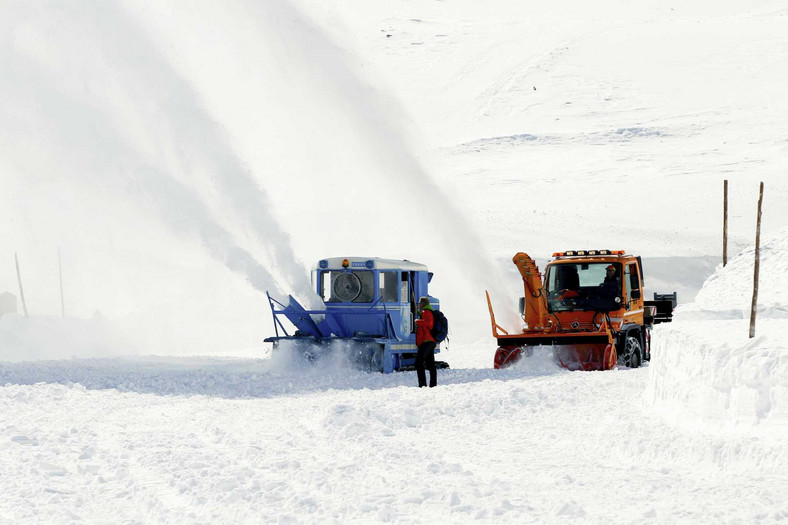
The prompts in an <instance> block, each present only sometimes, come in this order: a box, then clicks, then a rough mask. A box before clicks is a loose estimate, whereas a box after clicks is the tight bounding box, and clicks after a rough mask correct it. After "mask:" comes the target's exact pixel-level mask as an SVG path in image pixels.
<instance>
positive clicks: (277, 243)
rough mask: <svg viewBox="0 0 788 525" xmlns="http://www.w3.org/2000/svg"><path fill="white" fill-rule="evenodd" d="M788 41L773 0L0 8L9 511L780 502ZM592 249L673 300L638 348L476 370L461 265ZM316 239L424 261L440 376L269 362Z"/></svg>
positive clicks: (3, 462)
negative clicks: (648, 356) (599, 369)
mask: <svg viewBox="0 0 788 525" xmlns="http://www.w3.org/2000/svg"><path fill="white" fill-rule="evenodd" d="M786 35H788V11H786V9H785V7H784V6H783V5H782V4H781V3H780V2H777V1H772V0H767V1H764V2H759V3H758V4H757V5H753V6H749V5H742V4H741V3H739V2H734V1H722V2H710V1H706V0H699V1H697V2H693V3H691V4H688V5H676V6H667V5H665V4H664V3H662V2H656V1H646V2H640V3H637V4H633V3H627V2H621V1H613V0H610V1H604V2H597V3H594V4H589V3H584V2H579V1H576V0H567V1H565V2H559V3H554V4H551V5H549V6H548V5H541V6H539V5H531V4H523V3H522V2H517V1H514V0H500V1H497V2H493V3H478V2H471V1H468V0H457V1H454V2H431V3H414V2H407V1H398V2H389V3H385V4H380V3H374V2H366V1H363V0H350V1H342V2H339V1H336V0H320V1H318V2H305V1H296V0H293V1H289V0H274V1H270V2H251V1H248V2H247V1H242V0H238V1H234V2H230V3H223V4H210V3H207V2H197V3H194V4H191V5H190V8H189V9H184V8H183V7H182V6H178V5H176V4H172V5H168V4H166V3H158V4H157V3H153V4H151V3H148V4H142V3H136V2H122V1H118V2H109V3H102V4H100V5H99V4H62V3H55V2H51V3H45V4H25V3H10V2H9V3H4V4H1V5H0V41H2V43H3V45H2V46H0V117H1V118H2V119H3V122H4V123H5V124H4V130H5V131H4V132H3V133H0V149H2V151H3V152H4V154H3V155H2V156H0V183H2V187H3V188H4V189H5V190H6V191H3V192H0V239H2V241H0V242H2V245H0V293H2V292H3V291H10V292H12V293H14V294H17V274H16V271H15V267H14V266H15V261H14V254H15V253H16V254H17V255H18V256H19V260H20V263H21V264H20V269H21V277H22V280H23V282H24V285H25V296H26V300H27V305H28V308H29V310H30V313H31V317H30V318H29V319H27V318H25V317H24V316H22V315H20V314H7V315H4V316H2V317H0V413H1V414H2V416H0V472H2V475H0V522H9V523H71V522H130V523H158V522H167V523H173V522H174V523H205V522H212V523H213V522H215V523H260V522H264V523H378V522H390V523H427V522H433V523H434V522H451V523H470V522H474V523H603V522H604V523H633V522H638V523H640V522H647V523H677V522H678V523H777V522H785V521H786V520H788V500H786V498H785V494H788V475H786V472H788V468H787V467H788V452H786V451H788V442H787V441H788V438H786V436H788V432H787V430H788V368H786V359H785V355H786V352H787V351H788V347H787V346H786V343H785V342H784V337H783V336H782V334H784V333H785V332H786V329H788V315H787V314H786V302H785V300H784V298H783V292H784V291H785V290H788V282H787V281H788V280H787V278H786V277H785V276H786V275H788V272H786V270H788V246H786V241H787V240H788V230H786V225H788V208H787V207H785V206H784V205H783V204H782V203H783V202H785V200H786V196H787V195H786V192H788V182H785V177H784V176H783V173H784V172H785V170H786V161H785V158H786V155H785V153H786V152H788V141H787V140H786V138H785V137H786V136H787V134H786V132H788V124H786V123H788V101H786V99H785V97H784V96H783V91H784V84H785V78H786V75H788V65H786V64H788V36H786ZM725 179H728V180H729V184H730V188H731V195H730V213H729V221H730V230H731V238H730V241H729V264H728V265H727V266H726V267H725V268H722V267H721V266H720V265H719V264H718V262H719V260H720V253H719V252H720V244H721V233H720V229H721V219H722V216H721V215H722V213H721V212H722V210H721V206H722V181H723V180H725ZM760 181H764V182H765V186H766V192H765V197H764V215H763V221H764V222H763V226H762V230H763V234H764V238H763V239H762V246H761V247H762V252H761V269H760V271H761V285H760V295H759V310H758V315H759V317H758V324H757V327H756V337H755V338H753V339H750V338H748V336H747V331H748V327H749V300H750V293H751V291H752V275H753V267H752V263H753V258H754V253H753V234H754V231H755V212H756V210H755V206H756V202H757V189H758V183H759V182H760ZM436 225H437V226H436ZM58 248H59V249H60V253H61V254H62V256H63V257H62V268H60V269H59V268H58V260H57V250H58ZM583 248H588V249H593V248H608V249H626V250H627V251H629V252H632V253H636V254H640V255H642V256H643V258H644V263H645V264H644V269H645V286H646V290H647V293H648V294H649V295H650V293H651V292H669V291H673V290H677V291H678V292H679V301H680V303H681V306H680V308H679V310H678V311H677V313H676V316H675V321H674V322H673V323H672V324H670V325H661V326H659V327H657V329H656V330H655V332H654V348H653V350H652V361H651V362H650V363H648V365H647V366H645V367H643V368H640V369H633V370H630V369H625V368H619V369H617V370H614V371H611V372H606V373H574V372H568V371H566V370H563V369H560V368H558V367H557V366H556V365H555V364H554V363H553V362H552V360H551V359H550V357H549V356H547V355H543V354H537V355H535V356H533V357H532V358H531V359H527V360H525V361H524V362H522V363H520V364H519V365H518V366H517V367H514V368H511V369H507V370H502V371H496V370H493V369H491V366H492V357H493V353H494V350H495V344H494V341H493V338H492V337H491V335H490V326H489V317H488V315H487V307H486V304H485V301H484V290H490V292H491V294H492V295H493V299H494V301H495V302H496V305H495V306H496V312H497V313H498V312H505V311H506V310H507V309H508V310H509V311H510V312H511V309H512V308H513V307H514V304H515V301H516V297H517V296H518V295H519V287H520V286H521V281H520V279H519V276H518V275H517V273H516V272H515V271H514V267H513V265H511V262H510V260H511V256H512V255H513V254H514V253H516V252H517V251H526V252H528V253H529V254H530V255H532V256H533V257H535V258H536V259H537V262H539V263H540V264H543V262H544V261H545V260H546V259H547V258H548V257H549V256H550V254H551V253H552V252H554V251H559V250H566V249H583ZM335 255H336V256H346V255H370V256H380V257H391V258H407V259H410V260H416V261H419V262H423V263H425V264H427V265H428V266H429V268H430V271H433V272H435V278H434V280H433V282H432V284H431V287H432V288H431V290H433V292H434V295H436V296H437V297H439V298H440V299H441V306H442V309H443V310H444V311H445V312H446V313H447V315H448V317H449V319H450V322H451V330H452V331H451V334H450V336H451V340H450V343H449V346H448V350H446V351H444V352H443V353H441V356H440V357H441V359H444V360H446V361H448V362H449V363H450V364H451V366H452V368H451V369H450V370H441V371H440V373H439V388H435V389H418V388H415V385H416V378H415V374H414V373H413V372H405V373H398V374H391V375H380V374H371V373H368V372H364V371H360V370H356V369H354V368H352V367H351V366H349V365H348V363H347V362H345V360H344V358H343V356H342V355H341V354H339V355H335V356H333V357H332V359H330V360H328V361H323V362H321V363H320V365H319V366H315V365H312V364H308V363H304V362H301V361H299V360H298V359H295V357H294V356H291V355H288V354H287V353H283V354H279V355H275V356H272V355H270V353H269V352H270V349H269V348H266V347H265V345H263V344H262V343H261V342H260V341H261V340H262V339H263V338H264V337H266V336H268V335H271V333H272V328H271V320H270V317H269V316H270V312H269V311H268V307H267V301H266V299H265V295H264V293H263V292H265V291H271V292H272V293H278V294H283V293H289V292H293V293H294V294H295V295H297V296H298V297H299V298H301V299H302V300H304V301H305V302H308V300H309V297H310V294H309V292H308V290H307V289H308V286H309V285H308V278H309V273H308V272H309V268H310V267H311V264H312V262H313V261H316V260H318V259H320V258H323V257H326V256H335ZM59 270H60V271H61V272H62V275H63V283H64V299H65V300H64V310H65V314H66V315H65V316H64V317H61V296H60V281H59V279H58V273H59ZM513 298H514V300H513ZM19 312H21V307H20V309H19ZM499 316H500V317H502V318H505V314H504V313H501V314H499ZM510 317H514V318H515V319H516V314H514V315H513V316H511V315H510Z"/></svg>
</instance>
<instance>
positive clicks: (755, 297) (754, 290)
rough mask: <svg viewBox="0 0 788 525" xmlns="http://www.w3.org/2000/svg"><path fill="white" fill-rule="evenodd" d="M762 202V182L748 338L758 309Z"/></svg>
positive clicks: (752, 333) (753, 329) (753, 335)
mask: <svg viewBox="0 0 788 525" xmlns="http://www.w3.org/2000/svg"><path fill="white" fill-rule="evenodd" d="M762 204H763V182H761V194H760V197H758V222H757V226H756V227H755V272H754V275H753V278H752V307H751V308H750V339H752V338H753V337H755V312H756V311H757V309H758V268H759V267H760V264H761V205H762Z"/></svg>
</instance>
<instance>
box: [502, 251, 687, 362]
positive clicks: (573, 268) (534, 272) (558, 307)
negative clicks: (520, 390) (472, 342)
mask: <svg viewBox="0 0 788 525" xmlns="http://www.w3.org/2000/svg"><path fill="white" fill-rule="evenodd" d="M512 262H513V263H514V264H515V266H517V268H518V270H519V271H520V274H521V275H522V277H523V284H524V292H525V296H524V297H522V298H521V300H520V313H521V314H522V316H523V321H524V322H525V324H524V327H523V330H522V332H521V333H509V332H508V331H506V330H505V329H503V328H502V327H500V326H499V325H498V324H497V323H496V322H495V315H494V313H493V311H492V304H491V303H490V301H489V297H488V306H489V308H490V320H491V323H492V329H493V335H494V336H495V337H496V339H497V340H498V344H499V348H498V350H497V351H496V354H495V361H494V366H495V367H496V368H502V367H505V366H508V365H509V364H511V363H513V362H515V361H517V360H518V359H519V358H520V356H521V355H522V354H523V350H526V353H528V352H531V351H532V350H533V347H537V346H542V347H550V348H551V349H552V350H553V351H554V352H555V354H556V356H557V358H558V360H559V362H560V363H561V365H562V366H564V367H566V368H570V369H573V370H580V369H582V370H610V369H611V368H613V367H615V366H616V364H619V363H620V364H623V365H625V366H627V367H630V368H637V367H638V366H640V365H641V364H642V363H643V361H648V360H649V359H650V358H651V351H650V347H651V344H650V343H651V328H652V326H653V325H654V324H656V323H659V322H667V321H670V320H671V317H672V311H673V307H674V306H675V300H676V294H675V293H673V294H667V295H665V296H660V297H659V300H657V298H656V297H655V300H654V301H646V300H645V293H644V288H643V285H644V281H643V265H642V261H641V258H640V257H639V256H635V255H630V254H627V253H626V252H624V251H622V250H613V251H611V250H577V251H566V252H557V253H554V254H553V258H552V259H551V260H550V261H549V262H548V263H547V266H546V267H545V273H544V280H543V279H542V274H541V272H540V271H539V268H538V267H537V266H536V264H535V263H534V261H533V259H532V258H531V257H529V256H528V254H526V253H523V252H519V253H517V254H516V255H515V256H514V257H513V258H512Z"/></svg>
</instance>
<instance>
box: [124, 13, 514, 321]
mask: <svg viewBox="0 0 788 525" xmlns="http://www.w3.org/2000/svg"><path fill="white" fill-rule="evenodd" d="M128 9H129V12H131V13H133V14H134V15H135V16H137V17H138V18H139V19H140V20H141V21H142V23H143V24H145V25H146V27H150V28H151V29H152V33H153V35H154V38H157V39H158V41H159V42H160V44H161V46H162V49H166V51H165V52H167V53H168V54H169V56H170V61H171V62H173V63H176V64H178V67H179V69H180V71H181V73H182V74H183V75H184V76H185V77H186V78H189V79H191V82H192V84H193V85H195V86H199V89H200V96H201V98H202V99H203V100H205V101H206V104H207V106H209V107H211V108H212V111H213V113H214V114H221V115H222V121H223V122H224V123H226V124H227V126H228V131H229V133H230V134H231V135H232V136H233V142H234V144H237V145H238V147H239V149H240V150H241V151H243V156H244V159H246V160H248V161H249V163H250V165H251V166H258V167H267V168H269V169H272V167H273V169H274V171H275V172H276V174H277V177H276V178H275V179H267V180H266V189H267V190H268V191H269V192H270V193H271V195H272V197H273V199H272V200H273V201H274V205H275V206H276V207H277V208H278V209H279V212H278V213H279V214H280V216H282V217H283V221H284V222H285V223H286V224H287V225H288V231H289V232H290V233H291V235H292V236H293V239H294V244H295V246H296V252H297V253H299V254H310V255H311V257H312V258H314V259H318V258H322V257H325V256H327V255H329V256H330V255H375V256H382V257H391V258H407V259H411V260H417V261H420V262H424V263H426V264H427V265H428V266H429V267H430V270H431V271H434V272H435V273H436V275H437V276H438V278H437V279H436V280H435V281H434V283H433V284H434V286H435V288H433V290H434V293H435V294H436V295H437V294H438V293H441V294H442V295H441V297H442V299H443V302H442V308H444V309H448V310H451V308H452V304H465V305H469V304H473V305H474V306H475V307H478V308H477V311H475V312H473V314H471V313H470V312H469V311H468V308H463V309H462V310H461V311H457V312H456V313H457V315H460V314H461V315H468V316H469V318H473V319H478V318H479V315H481V316H484V317H486V315H487V314H486V308H485V307H484V306H485V303H484V289H485V288H488V289H491V292H492V295H493V297H494V298H502V297H506V296H507V295H508V294H509V293H510V291H512V289H514V290H515V291H519V286H518V285H517V281H515V282H514V285H513V286H512V285H511V283H510V284H508V285H502V284H501V283H502V279H501V278H500V277H499V276H498V269H497V266H496V264H495V262H494V261H492V260H491V258H489V257H488V256H487V253H489V252H488V250H487V249H486V248H485V246H484V242H483V240H482V239H481V238H480V237H479V236H478V235H477V234H476V232H475V228H474V226H473V225H472V224H470V223H469V221H468V220H467V219H466V217H465V215H464V214H463V213H462V210H461V209H459V206H458V204H457V203H455V202H454V201H453V200H452V198H451V196H449V195H447V193H448V192H446V191H442V188H440V187H438V186H437V185H436V184H435V183H434V182H433V181H432V179H431V176H430V174H429V171H428V169H427V168H426V167H425V164H424V163H423V161H422V159H420V158H419V148H418V147H415V146H414V145H413V144H412V143H411V142H409V139H408V137H410V136H414V135H417V134H416V133H414V131H413V130H412V129H409V126H408V123H407V122H405V121H404V119H403V117H402V115H403V114H404V110H403V109H402V108H401V106H400V104H399V103H398V102H397V101H396V100H393V99H391V98H390V97H388V96H386V95H385V94H384V93H383V92H382V91H380V90H379V89H377V88H376V86H374V85H373V84H372V83H371V82H370V80H372V75H374V73H372V72H370V71H369V68H368V67H367V65H366V64H360V63H359V61H358V60H357V59H356V58H355V57H353V56H352V55H351V54H349V53H348V52H347V51H346V50H344V49H342V48H340V47H339V46H338V45H337V44H336V43H335V42H334V41H333V40H332V39H331V38H329V37H328V36H327V35H326V33H325V32H324V30H323V29H322V28H321V27H319V26H317V25H316V24H315V23H314V22H313V21H312V20H311V19H310V18H309V16H308V15H307V14H306V12H302V11H300V10H299V9H298V7H297V6H296V5H295V4H294V3H292V2H288V1H284V0H278V1H276V0H274V1H269V2H251V1H250V2H236V3H233V4H230V5H225V4H222V5H218V4H217V5H211V4H203V5H200V6H199V7H198V9H196V10H192V11H190V12H188V13H182V12H180V11H178V10H177V9H174V8H172V6H168V5H167V4H161V3H160V4H157V5H140V4H129V5H128ZM165 44H166V48H165ZM458 280H461V281H463V282H468V281H470V282H471V285H470V286H465V287H463V289H460V288H459V287H450V286H448V284H447V283H451V282H457V281H458ZM441 286H444V287H445V288H443V289H441ZM446 294H452V295H453V296H454V297H452V298H447V295H446ZM507 304H508V305H511V306H512V307H514V305H515V304H516V300H514V299H511V300H509V301H507ZM499 314H500V312H499ZM515 316H516V314H515ZM455 319H456V317H455ZM458 326H459V325H458Z"/></svg>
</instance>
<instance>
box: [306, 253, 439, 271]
mask: <svg viewBox="0 0 788 525" xmlns="http://www.w3.org/2000/svg"><path fill="white" fill-rule="evenodd" d="M346 260H347V262H348V267H349V268H355V269H359V270H405V271H408V272H426V271H427V265H425V264H421V263H417V262H413V261H408V260H407V259H381V258H380V257H328V258H326V259H321V260H320V261H318V263H317V265H315V269H316V270H341V269H343V268H344V266H343V262H344V261H346Z"/></svg>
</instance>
